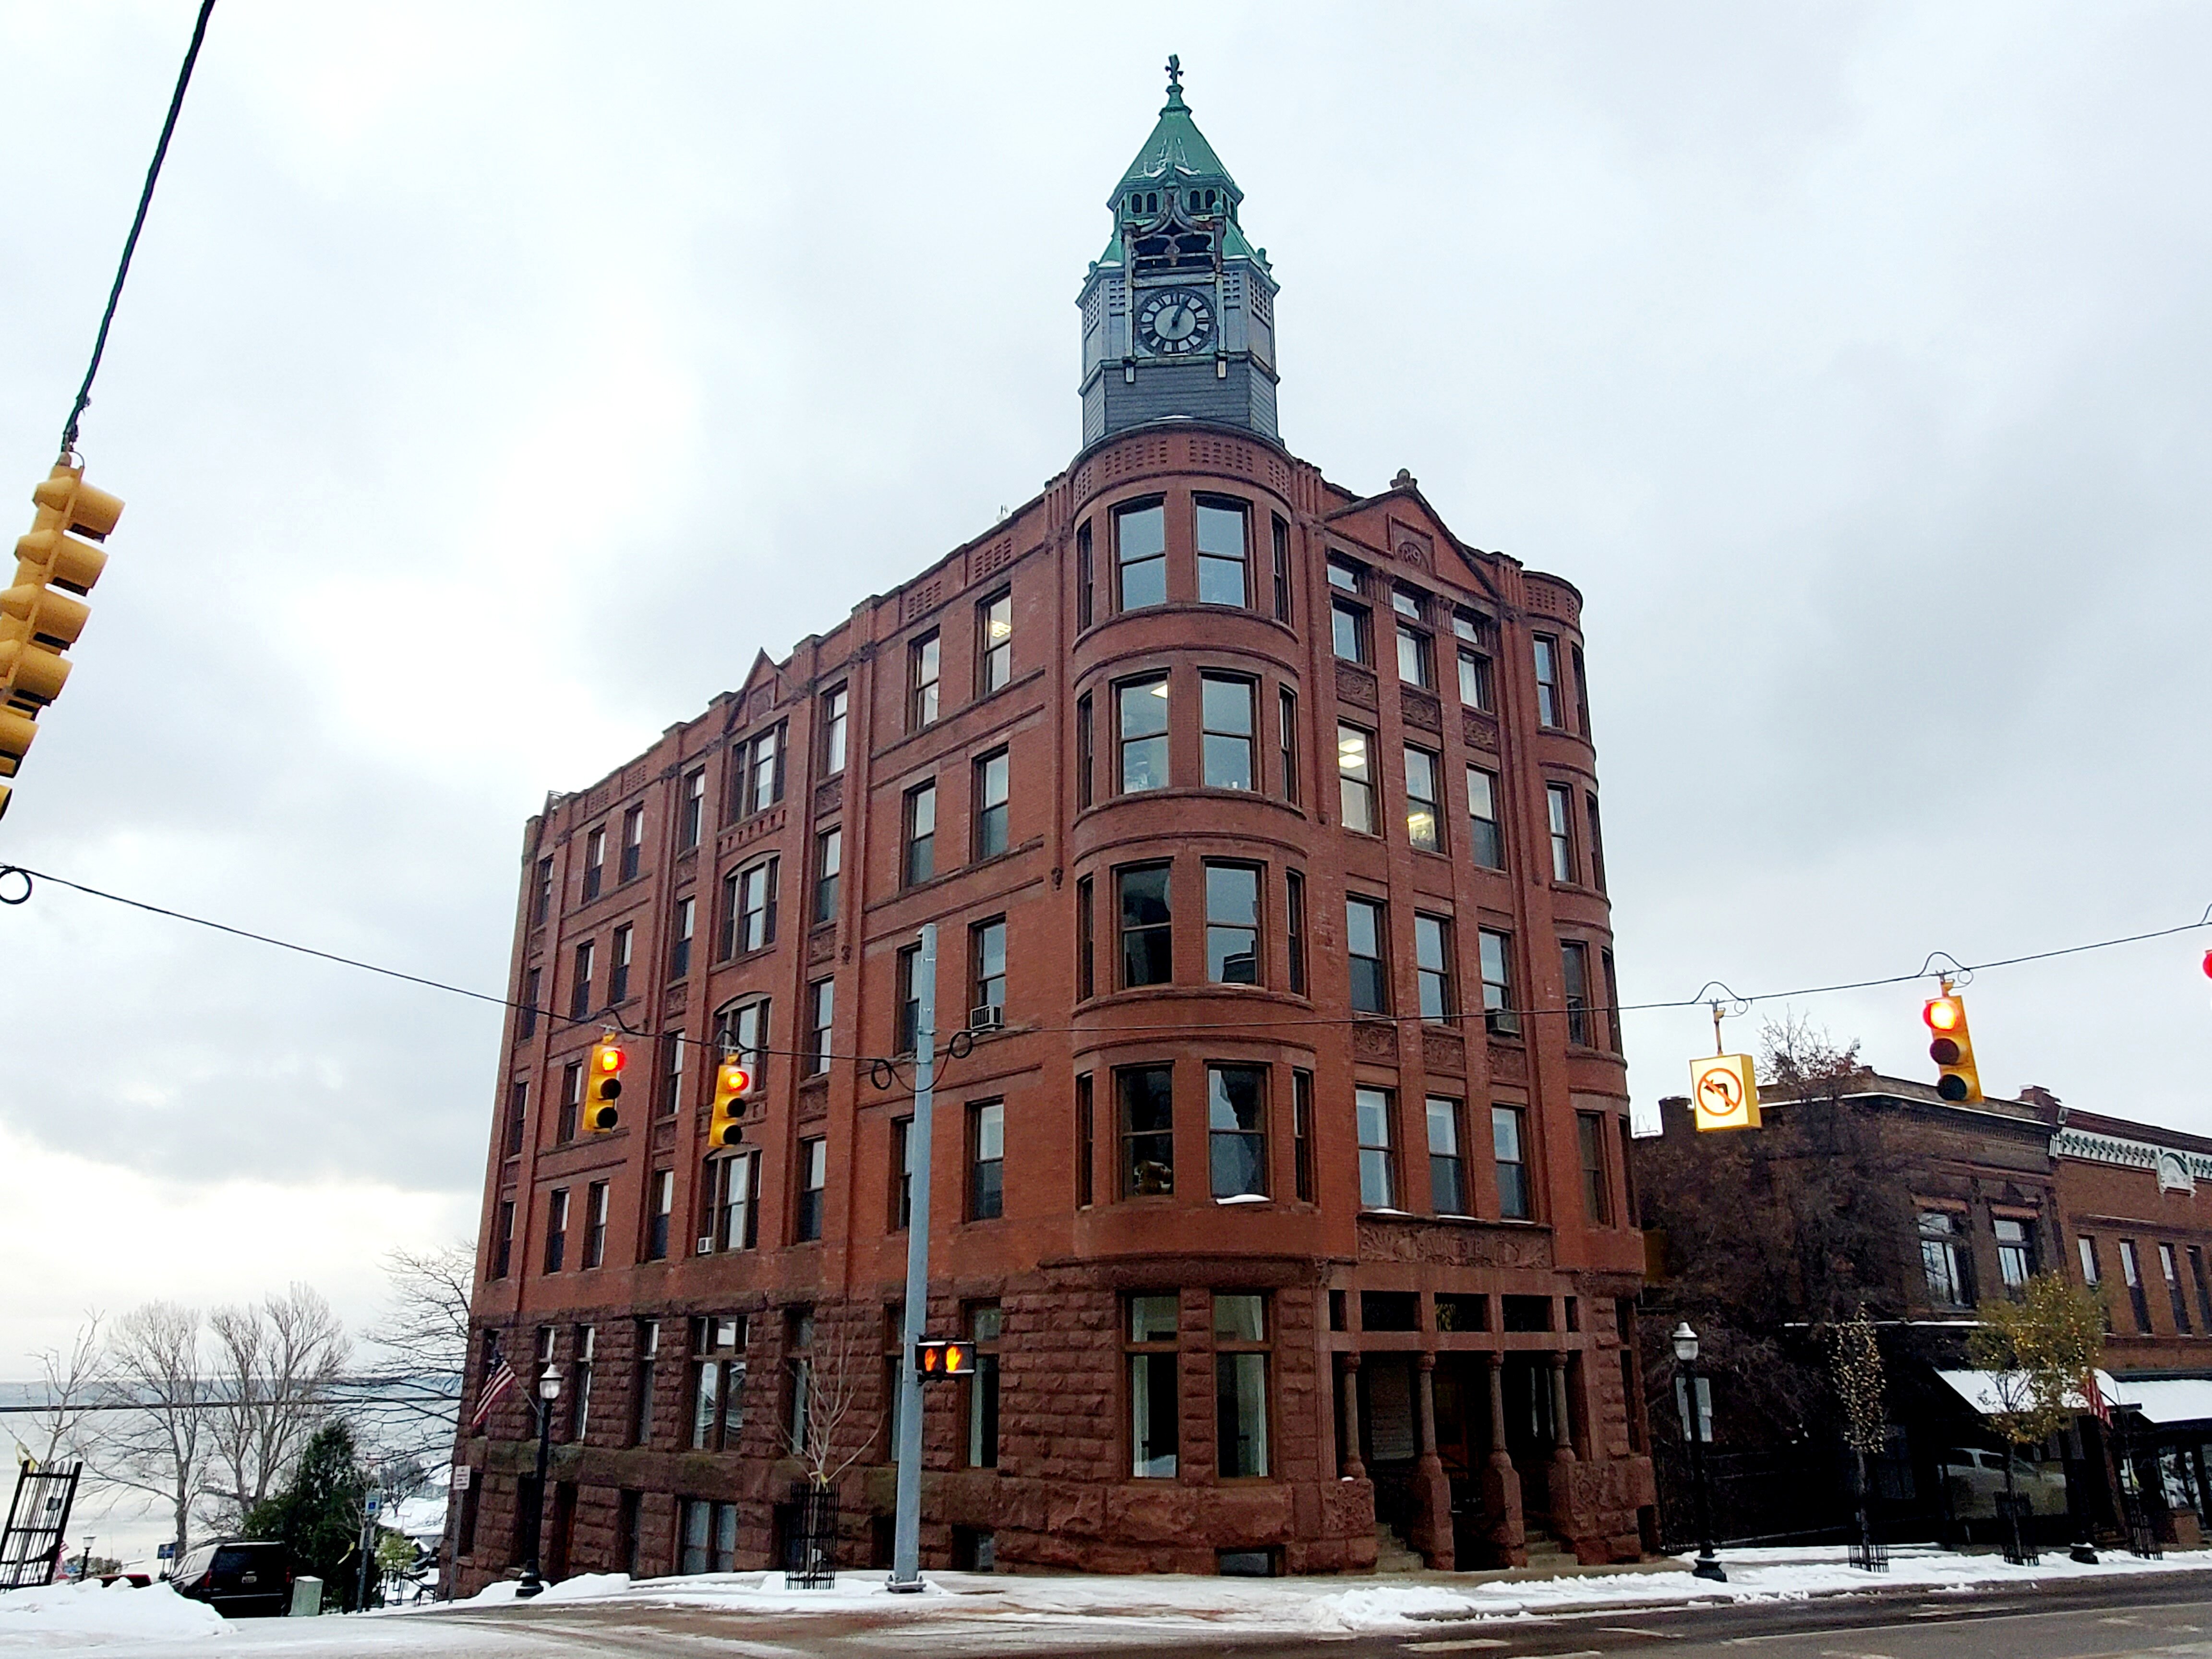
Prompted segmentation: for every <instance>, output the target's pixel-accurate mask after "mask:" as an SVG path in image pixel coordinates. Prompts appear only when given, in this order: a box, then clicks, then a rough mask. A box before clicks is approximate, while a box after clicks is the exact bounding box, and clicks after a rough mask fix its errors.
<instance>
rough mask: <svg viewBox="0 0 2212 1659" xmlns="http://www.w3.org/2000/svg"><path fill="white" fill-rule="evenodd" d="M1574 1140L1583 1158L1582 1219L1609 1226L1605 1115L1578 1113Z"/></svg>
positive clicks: (1610, 1200)
mask: <svg viewBox="0 0 2212 1659" xmlns="http://www.w3.org/2000/svg"><path fill="white" fill-rule="evenodd" d="M1575 1140H1576V1145H1577V1146H1578V1147H1579V1148H1580V1149H1581V1152H1582V1158H1583V1220H1585V1221H1587V1222H1589V1224H1590V1225H1591V1226H1593V1227H1610V1226H1611V1225H1613V1182H1612V1181H1611V1180H1610V1179H1609V1178H1608V1176H1607V1171H1606V1162H1605V1114H1604V1113H1602V1112H1577V1113H1576V1114H1575Z"/></svg>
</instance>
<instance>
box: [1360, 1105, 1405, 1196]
mask: <svg viewBox="0 0 2212 1659" xmlns="http://www.w3.org/2000/svg"><path fill="white" fill-rule="evenodd" d="M1352 1102H1353V1115H1354V1116H1355V1117H1356V1119H1357V1120H1358V1127H1359V1201H1360V1203H1361V1204H1363V1205H1364V1206H1366V1207H1367V1208H1369V1209H1370V1210H1387V1209H1391V1208H1394V1207H1395V1206H1396V1204H1397V1189H1396V1184H1395V1182H1394V1181H1393V1180H1392V1179H1391V1168H1390V1097H1389V1094H1388V1093H1387V1092H1385V1091H1383V1090H1381V1089H1357V1090H1354V1091H1352Z"/></svg>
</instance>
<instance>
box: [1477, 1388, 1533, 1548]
mask: <svg viewBox="0 0 2212 1659" xmlns="http://www.w3.org/2000/svg"><path fill="white" fill-rule="evenodd" d="M1486 1358H1488V1359H1489V1361H1490V1462H1489V1465H1488V1467H1487V1468H1485V1469H1484V1471H1483V1475H1482V1509H1483V1520H1484V1522H1485V1524H1486V1526H1487V1527H1488V1528H1489V1533H1490V1547H1491V1553H1492V1556H1493V1557H1494V1558H1495V1559H1493V1560H1492V1563H1491V1565H1492V1566H1498V1567H1525V1566H1527V1565H1528V1528H1527V1525H1526V1523H1525V1522H1523V1521H1522V1514H1521V1475H1520V1472H1519V1471H1518V1470H1516V1468H1514V1467H1513V1457H1512V1455H1511V1454H1510V1452H1508V1451H1507V1450H1506V1449H1505V1356H1504V1354H1503V1353H1501V1352H1498V1350H1496V1349H1494V1348H1493V1349H1492V1350H1491V1352H1490V1353H1489V1354H1488V1355H1487V1356H1486Z"/></svg>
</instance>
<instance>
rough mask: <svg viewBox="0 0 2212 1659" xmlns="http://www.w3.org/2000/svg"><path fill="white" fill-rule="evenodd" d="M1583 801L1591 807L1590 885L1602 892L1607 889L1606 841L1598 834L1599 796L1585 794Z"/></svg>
mask: <svg viewBox="0 0 2212 1659" xmlns="http://www.w3.org/2000/svg"><path fill="white" fill-rule="evenodd" d="M1583 805H1585V806H1587V807H1588V808H1589V866H1590V885H1591V886H1593V887H1595V888H1596V889H1597V890H1598V891H1599V892H1601V893H1602V892H1603V891H1605V842H1603V841H1602V840H1601V839H1600V838H1599V836H1598V827H1597V797H1596V796H1595V795H1585V796H1583Z"/></svg>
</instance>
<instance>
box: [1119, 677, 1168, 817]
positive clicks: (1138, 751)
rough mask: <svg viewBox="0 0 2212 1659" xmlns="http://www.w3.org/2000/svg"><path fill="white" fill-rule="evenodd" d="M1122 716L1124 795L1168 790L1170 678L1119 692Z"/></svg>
mask: <svg viewBox="0 0 2212 1659" xmlns="http://www.w3.org/2000/svg"><path fill="white" fill-rule="evenodd" d="M1115 690H1116V692H1117V696H1116V702H1117V705H1118V707H1119V708H1120V710H1121V793H1123V794H1125V795H1131V794H1134V793H1137V792H1138V791H1139V790H1142V789H1164V788H1166V787H1168V677H1167V676H1166V675H1164V674H1162V675H1160V676H1159V677H1158V678H1155V679H1144V680H1131V681H1128V682H1127V684H1122V685H1121V686H1119V687H1117V688H1115Z"/></svg>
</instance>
